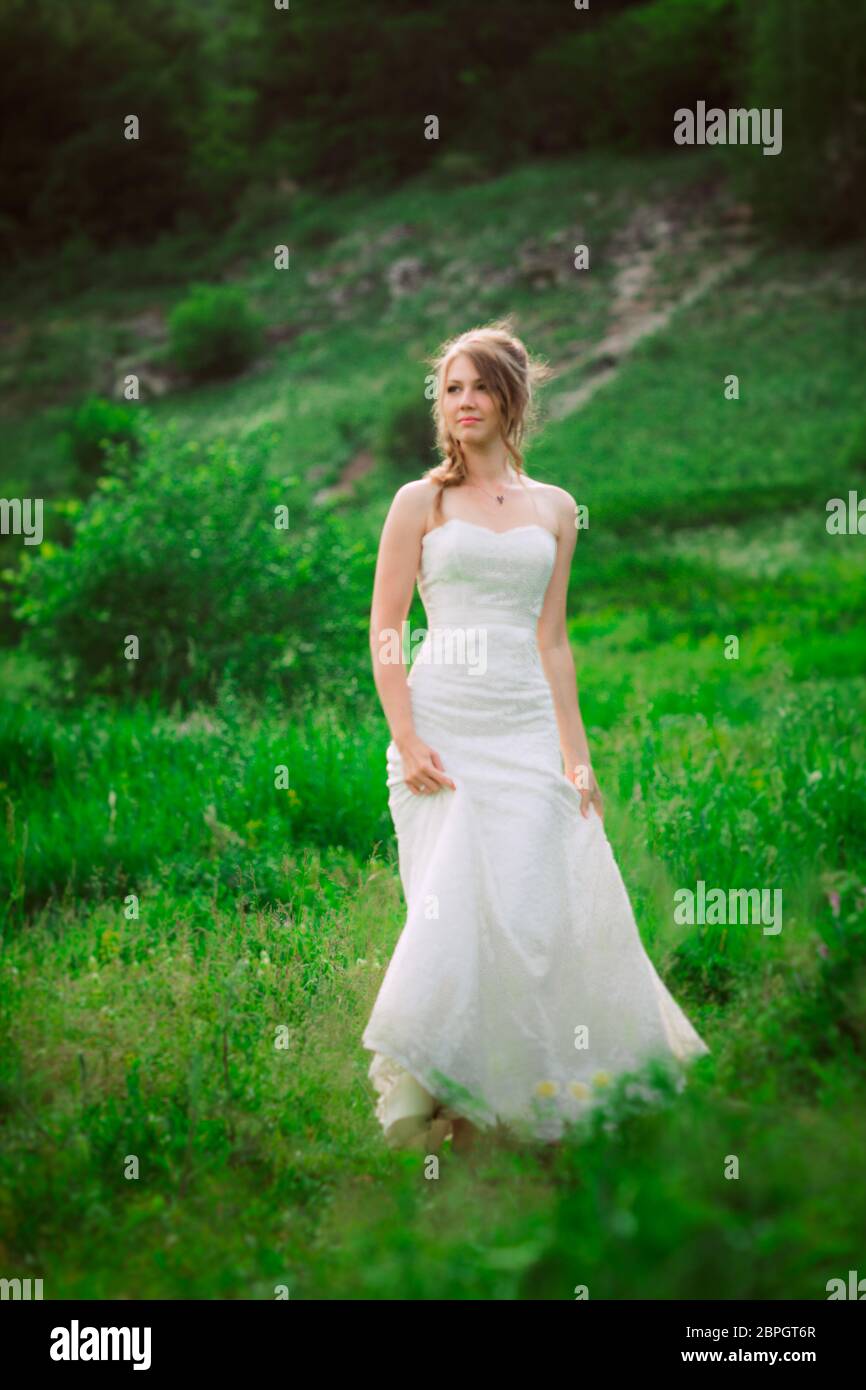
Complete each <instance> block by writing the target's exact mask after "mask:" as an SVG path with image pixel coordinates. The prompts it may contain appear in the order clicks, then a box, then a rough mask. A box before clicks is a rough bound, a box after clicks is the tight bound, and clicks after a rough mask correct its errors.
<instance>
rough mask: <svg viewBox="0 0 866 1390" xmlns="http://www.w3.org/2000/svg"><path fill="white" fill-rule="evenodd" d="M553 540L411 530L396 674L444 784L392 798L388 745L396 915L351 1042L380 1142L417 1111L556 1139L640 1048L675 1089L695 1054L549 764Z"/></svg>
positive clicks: (468, 528) (393, 761)
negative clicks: (411, 653) (420, 636)
mask: <svg viewBox="0 0 866 1390" xmlns="http://www.w3.org/2000/svg"><path fill="white" fill-rule="evenodd" d="M556 547H557V540H556V537H555V536H554V535H553V533H552V532H551V531H550V530H549V529H548V528H547V527H545V526H542V525H540V524H532V525H528V526H517V527H512V528H511V529H509V530H507V531H500V532H497V531H493V530H491V529H488V528H487V527H484V526H479V525H476V524H474V523H470V522H466V521H462V520H460V519H456V518H452V519H451V520H450V521H447V522H446V523H445V524H444V525H440V526H437V527H436V528H435V529H433V530H432V531H429V532H428V533H427V534H426V535H425V536H424V539H423V541H422V557H421V567H420V571H419V579H418V586H419V590H420V593H421V598H422V600H423V603H424V608H425V610H426V613H427V621H428V628H427V635H426V636H425V638H424V642H423V644H422V646H421V648H420V650H419V651H418V654H417V656H416V659H415V661H414V663H413V665H412V668H411V670H410V673H409V678H408V684H409V689H410V692H411V703H412V711H413V718H414V723H415V728H416V730H417V732H418V734H419V736H420V737H421V738H423V739H424V740H425V741H426V742H428V743H429V744H430V745H431V746H432V747H433V748H434V749H435V750H436V751H437V752H438V753H439V754H440V755H441V758H442V763H443V766H444V770H445V772H446V773H447V774H448V775H449V776H450V777H451V778H452V780H453V781H454V782H455V783H456V791H452V790H451V789H450V788H448V787H445V788H443V789H442V790H440V791H438V792H436V793H427V794H417V795H416V794H414V793H413V792H411V791H410V790H409V788H408V787H407V786H406V784H405V782H404V780H403V769H402V762H401V758H400V755H399V752H398V750H397V748H396V746H395V745H394V743H393V741H392V742H391V743H390V744H389V745H388V749H387V754H386V764H387V785H388V789H389V806H390V811H391V815H392V818H393V821H394V826H395V830H396V834H397V844H398V852H399V867H400V877H401V880H402V885H403V892H404V896H405V900H406V908H407V914H406V921H405V925H404V927H403V930H402V933H401V935H400V938H399V940H398V942H397V945H396V947H395V950H394V954H393V957H392V959H391V961H390V963H389V965H388V969H387V971H386V973H385V976H384V979H383V981H382V985H381V988H380V990H379V993H378V997H377V999H376V1002H375V1005H374V1007H373V1010H372V1013H371V1015H370V1018H369V1021H368V1023H367V1026H366V1028H365V1030H364V1033H363V1038H362V1042H363V1046H364V1047H365V1048H366V1049H369V1050H370V1051H372V1053H373V1057H372V1060H371V1063H370V1067H369V1077H370V1080H371V1081H372V1083H373V1086H374V1089H375V1092H376V1096H377V1100H376V1115H377V1118H378V1120H379V1122H380V1124H381V1125H382V1128H383V1131H384V1135H385V1139H386V1142H388V1143H390V1144H394V1145H398V1144H401V1143H403V1142H404V1141H406V1140H407V1139H408V1138H409V1137H410V1136H411V1135H412V1133H413V1132H416V1131H418V1130H420V1129H422V1128H423V1127H424V1125H425V1124H426V1122H427V1121H428V1120H429V1118H430V1117H432V1116H434V1115H444V1116H452V1117H453V1116H455V1115H463V1116H465V1117H466V1118H468V1119H470V1120H472V1121H473V1123H474V1124H476V1125H477V1126H478V1127H479V1128H481V1129H485V1128H488V1127H490V1126H492V1125H494V1124H497V1123H499V1124H502V1125H504V1126H506V1127H507V1128H508V1129H510V1130H511V1131H513V1132H514V1133H515V1134H516V1135H518V1136H521V1137H524V1138H533V1139H556V1138H558V1137H560V1135H561V1134H562V1131H563V1128H564V1126H565V1124H567V1123H568V1122H570V1121H573V1120H576V1119H578V1118H580V1117H581V1116H583V1115H585V1114H586V1113H587V1110H588V1109H589V1108H590V1107H591V1106H593V1105H594V1104H596V1102H597V1101H598V1100H599V1098H600V1097H601V1096H603V1095H604V1093H605V1091H606V1090H607V1088H608V1087H609V1086H610V1084H611V1083H612V1082H613V1081H614V1080H615V1079H616V1078H617V1077H618V1076H620V1075H621V1074H623V1073H637V1072H639V1071H640V1069H641V1068H642V1067H643V1066H644V1065H645V1064H646V1063H647V1062H649V1061H650V1059H654V1058H656V1059H659V1060H660V1061H662V1062H663V1063H665V1064H669V1065H670V1068H671V1072H672V1074H673V1079H674V1082H675V1084H676V1085H677V1086H678V1087H681V1086H682V1085H683V1084H684V1083H685V1066H684V1064H685V1063H687V1062H689V1061H691V1060H693V1059H695V1058H697V1057H700V1056H703V1055H704V1054H706V1053H707V1052H708V1051H709V1049H708V1047H707V1046H706V1044H705V1043H704V1042H703V1040H702V1039H701V1038H700V1037H699V1036H698V1034H697V1033H696V1031H695V1029H694V1028H693V1027H692V1025H691V1023H690V1022H689V1020H688V1019H687V1018H686V1016H685V1015H684V1013H683V1011H682V1010H681V1009H680V1007H679V1005H678V1004H677V1003H676V1002H675V1000H674V999H673V998H672V997H671V995H670V994H669V992H668V990H667V989H666V987H665V985H664V984H663V982H662V981H661V979H660V978H659V976H658V974H657V973H656V970H655V968H654V966H653V964H652V962H651V961H650V959H649V957H648V955H647V953H646V951H645V949H644V947H643V944H642V942H641V939H640V936H639V934H638V930H637V926H636V923H635V919H634V916H633V913H632V909H631V905H630V902H629V898H628V895H627V892H626V889H625V887H624V884H623V881H622V878H621V876H620V872H619V869H618V867H617V864H616V861H615V859H614V855H613V852H612V849H611V845H610V842H609V840H608V838H607V834H606V832H605V829H604V822H603V821H602V819H601V817H600V816H599V815H598V813H597V811H596V810H595V808H594V807H590V810H589V815H588V816H587V817H584V816H583V815H582V814H581V811H580V795H579V793H578V791H577V789H576V788H575V787H574V786H573V784H572V783H571V782H570V781H569V780H568V778H566V777H565V775H564V773H563V771H562V760H561V755H560V747H559V732H558V728H557V723H556V716H555V711H554V704H553V697H552V693H551V689H550V685H549V683H548V681H547V678H546V676H545V674H544V670H543V667H542V665H541V660H540V655H539V651H538V646H537V638H536V628H537V623H538V618H539V615H540V612H541V607H542V603H543V600H544V595H545V592H546V590H547V586H548V583H549V580H550V576H551V573H552V569H553V564H554V560H555V556H556ZM644 1079H645V1078H644ZM635 1084H636V1085H637V1086H638V1088H639V1089H642V1090H644V1091H647V1088H646V1086H645V1085H644V1084H643V1082H642V1080H641V1078H637V1079H636V1081H635ZM648 1093H651V1092H648Z"/></svg>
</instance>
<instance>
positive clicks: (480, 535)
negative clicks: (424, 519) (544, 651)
mask: <svg viewBox="0 0 866 1390" xmlns="http://www.w3.org/2000/svg"><path fill="white" fill-rule="evenodd" d="M556 547H557V541H556V537H555V536H554V534H553V532H552V531H550V530H548V528H547V527H545V526H541V525H539V524H536V523H533V524H532V525H529V526H513V527H511V529H510V530H507V531H492V530H490V529H489V528H488V527H486V526H476V525H475V524H474V523H472V522H469V521H462V520H460V519H459V518H452V519H451V520H450V521H446V522H445V524H444V525H442V526H437V527H435V528H434V529H433V530H432V531H428V532H427V534H426V535H425V537H424V539H423V541H422V547H421V548H422V553H421V567H420V570H419V574H418V590H419V593H420V594H421V599H422V601H423V604H424V611H425V612H426V614H427V621H428V623H429V624H430V626H431V627H440V626H445V627H447V626H460V625H467V624H481V623H486V624H496V625H504V626H509V627H520V628H525V629H529V630H533V631H534V629H535V628H536V626H537V624H538V619H539V616H540V614H541V608H542V605H543V603H544V596H545V593H546V592H547V586H548V584H549V582H550V576H551V572H552V570H553V564H554V560H555V559H556Z"/></svg>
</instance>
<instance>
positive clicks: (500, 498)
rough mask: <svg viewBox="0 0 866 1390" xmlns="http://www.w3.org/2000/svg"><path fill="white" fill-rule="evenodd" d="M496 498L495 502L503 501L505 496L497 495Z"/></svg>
mask: <svg viewBox="0 0 866 1390" xmlns="http://www.w3.org/2000/svg"><path fill="white" fill-rule="evenodd" d="M496 500H497V502H504V501H505V498H504V497H499V496H497V498H496Z"/></svg>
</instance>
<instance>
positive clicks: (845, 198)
mask: <svg viewBox="0 0 866 1390" xmlns="http://www.w3.org/2000/svg"><path fill="white" fill-rule="evenodd" d="M740 6H741V9H740V23H741V26H742V33H743V46H744V48H745V50H746V52H747V54H748V58H747V72H746V77H745V84H744V85H745V90H744V92H743V100H742V101H741V102H738V103H737V105H744V106H759V107H768V108H770V109H775V108H776V107H781V109H782V112H783V117H782V120H783V145H782V152H781V154H778V155H774V156H771V157H764V158H760V159H756V160H753V161H749V162H748V163H744V164H740V166H739V167H740V168H742V171H743V183H744V188H745V191H746V193H747V196H748V197H749V199H750V201H751V202H752V203H753V204H754V206H755V208H756V209H757V211H758V212H759V213H760V214H761V216H762V217H763V218H764V219H765V220H766V221H767V222H768V223H769V224H770V225H771V226H772V227H774V228H775V229H776V230H777V231H782V232H790V231H792V230H793V231H794V232H796V233H797V235H798V236H805V237H806V238H807V239H808V240H810V241H812V242H817V243H820V242H831V241H836V240H844V239H846V238H848V237H856V236H862V235H863V234H864V233H866V10H864V8H863V6H862V5H852V4H851V3H850V0H762V3H761V4H760V5H755V4H752V3H745V2H744V0H740Z"/></svg>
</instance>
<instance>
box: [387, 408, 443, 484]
mask: <svg viewBox="0 0 866 1390" xmlns="http://www.w3.org/2000/svg"><path fill="white" fill-rule="evenodd" d="M435 447H436V433H435V429H434V426H433V415H432V402H431V401H428V400H427V398H426V396H425V395H424V392H423V391H422V390H421V389H420V387H419V386H417V385H416V386H414V387H412V388H407V389H406V390H405V391H403V392H402V393H401V392H399V391H397V392H395V393H394V394H393V395H392V396H391V397H389V400H388V404H387V405H386V406H384V407H383V409H382V413H381V415H380V417H379V423H378V427H377V430H376V434H375V438H374V441H373V452H374V454H375V455H376V457H377V459H379V460H380V461H381V462H382V463H384V464H386V465H387V466H388V467H390V468H393V469H395V470H396V472H397V473H398V474H399V475H400V476H401V477H409V478H417V476H418V474H419V473H420V472H423V470H424V469H425V468H429V467H430V466H431V464H433V463H435V462H436V456H435V452H434V451H435Z"/></svg>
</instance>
